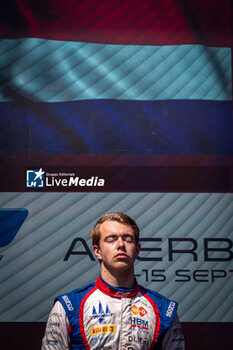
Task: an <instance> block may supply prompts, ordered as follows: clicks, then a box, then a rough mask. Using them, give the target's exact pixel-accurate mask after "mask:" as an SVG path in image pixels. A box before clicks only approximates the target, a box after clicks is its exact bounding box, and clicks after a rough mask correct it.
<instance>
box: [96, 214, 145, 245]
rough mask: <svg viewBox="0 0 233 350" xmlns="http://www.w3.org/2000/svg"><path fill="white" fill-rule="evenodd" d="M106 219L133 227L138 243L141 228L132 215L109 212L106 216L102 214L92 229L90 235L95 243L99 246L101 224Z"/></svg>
mask: <svg viewBox="0 0 233 350" xmlns="http://www.w3.org/2000/svg"><path fill="white" fill-rule="evenodd" d="M105 221H117V222H119V223H120V224H124V225H128V226H130V227H132V229H133V232H134V238H135V242H136V244H137V243H138V241H139V234H140V230H139V228H138V225H137V224H136V222H135V221H134V220H133V219H132V218H131V217H129V216H128V215H126V214H124V213H108V214H105V215H104V216H102V217H101V218H100V219H99V220H98V221H97V222H96V224H95V226H94V227H93V229H92V230H91V233H90V237H91V238H92V244H93V245H97V246H98V245H99V242H100V234H101V232H100V227H101V224H103V223H104V222H105Z"/></svg>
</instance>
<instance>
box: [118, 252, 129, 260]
mask: <svg viewBox="0 0 233 350" xmlns="http://www.w3.org/2000/svg"><path fill="white" fill-rule="evenodd" d="M115 258H118V259H122V258H128V255H127V254H126V253H123V252H122V253H118V254H116V255H115Z"/></svg>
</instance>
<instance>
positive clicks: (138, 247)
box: [136, 243, 141, 258]
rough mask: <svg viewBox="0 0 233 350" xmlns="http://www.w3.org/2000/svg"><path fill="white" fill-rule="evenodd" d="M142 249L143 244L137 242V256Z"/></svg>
mask: <svg viewBox="0 0 233 350" xmlns="http://www.w3.org/2000/svg"><path fill="white" fill-rule="evenodd" d="M140 249H141V244H140V243H137V244H136V258H137V257H138V255H139V253H140Z"/></svg>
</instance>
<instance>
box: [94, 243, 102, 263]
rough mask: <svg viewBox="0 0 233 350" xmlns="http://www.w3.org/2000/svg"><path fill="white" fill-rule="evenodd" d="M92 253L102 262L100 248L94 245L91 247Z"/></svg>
mask: <svg viewBox="0 0 233 350" xmlns="http://www.w3.org/2000/svg"><path fill="white" fill-rule="evenodd" d="M93 252H94V254H95V256H96V257H97V259H98V260H102V256H101V254H100V247H99V246H98V245H96V244H94V245H93Z"/></svg>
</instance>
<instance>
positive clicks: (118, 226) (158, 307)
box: [42, 213, 185, 350]
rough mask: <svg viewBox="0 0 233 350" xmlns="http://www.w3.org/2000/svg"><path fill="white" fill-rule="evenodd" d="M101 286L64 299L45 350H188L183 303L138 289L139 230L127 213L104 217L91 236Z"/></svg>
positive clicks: (53, 318) (49, 327)
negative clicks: (180, 311)
mask: <svg viewBox="0 0 233 350" xmlns="http://www.w3.org/2000/svg"><path fill="white" fill-rule="evenodd" d="M91 238H92V242H93V251H94V254H95V256H96V257H97V259H98V260H99V261H100V266H101V274H100V276H99V277H98V279H97V281H96V282H94V283H91V284H89V285H87V286H85V287H83V288H80V289H76V290H74V291H72V292H70V293H67V294H64V295H61V296H58V297H57V298H56V299H55V304H54V306H53V309H52V311H51V313H50V315H49V319H48V322H47V326H46V330H45V335H44V338H43V340H42V350H66V349H73V350H77V349H79V350H80V349H99V350H100V349H101V350H102V349H103V350H136V349H140V350H147V349H157V350H158V349H160V350H178V349H179V350H183V349H184V348H185V345H184V337H183V333H182V329H181V324H180V322H179V319H178V316H177V303H176V302H175V301H173V300H169V299H167V298H165V297H164V296H162V295H161V294H159V293H157V292H155V291H152V290H149V289H146V288H144V287H142V286H140V285H138V283H137V281H136V279H135V276H134V262H135V259H136V258H137V256H138V254H139V250H140V244H139V228H138V226H137V224H136V223H135V221H134V220H133V219H131V218H130V217H129V216H128V215H126V214H124V213H110V214H106V215H104V216H103V217H101V218H100V219H99V220H98V221H97V223H96V224H95V226H94V228H93V230H92V231H91Z"/></svg>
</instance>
